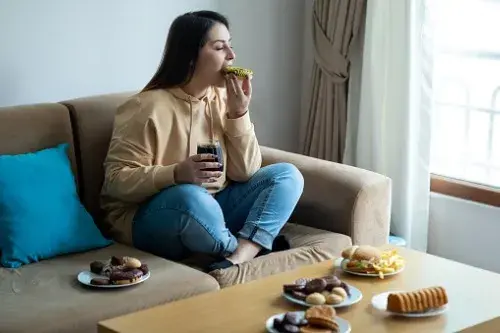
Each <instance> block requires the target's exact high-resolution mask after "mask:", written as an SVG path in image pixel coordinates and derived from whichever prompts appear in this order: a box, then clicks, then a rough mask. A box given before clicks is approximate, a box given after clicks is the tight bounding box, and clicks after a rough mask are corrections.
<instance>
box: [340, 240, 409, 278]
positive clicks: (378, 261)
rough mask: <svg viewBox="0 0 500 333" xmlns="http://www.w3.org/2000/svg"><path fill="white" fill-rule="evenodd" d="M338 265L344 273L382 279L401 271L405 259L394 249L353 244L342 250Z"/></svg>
mask: <svg viewBox="0 0 500 333" xmlns="http://www.w3.org/2000/svg"><path fill="white" fill-rule="evenodd" d="M342 258H343V260H342V262H341V264H340V267H341V268H342V270H343V271H344V272H346V273H349V274H353V275H360V276H370V277H379V278H381V279H383V278H384V277H386V276H391V275H395V274H399V273H401V272H402V271H403V270H404V268H405V260H404V258H403V257H401V256H400V255H399V254H398V252H397V250H396V249H392V250H386V251H382V250H380V249H378V248H376V247H373V246H370V245H359V246H358V245H354V246H350V247H348V248H346V249H344V250H343V251H342Z"/></svg>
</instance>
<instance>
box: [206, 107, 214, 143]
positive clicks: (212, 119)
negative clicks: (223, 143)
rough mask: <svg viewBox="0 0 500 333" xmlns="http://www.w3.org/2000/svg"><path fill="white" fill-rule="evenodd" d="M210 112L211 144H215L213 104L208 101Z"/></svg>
mask: <svg viewBox="0 0 500 333" xmlns="http://www.w3.org/2000/svg"><path fill="white" fill-rule="evenodd" d="M207 105H208V112H209V113H210V143H212V144H215V138H214V115H213V113H212V103H211V102H210V101H209V100H208V99H207Z"/></svg>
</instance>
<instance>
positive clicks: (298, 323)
mask: <svg viewBox="0 0 500 333" xmlns="http://www.w3.org/2000/svg"><path fill="white" fill-rule="evenodd" d="M266 329H267V331H268V332H270V333H317V332H321V333H348V332H351V324H350V323H349V322H348V321H347V320H345V319H343V318H340V317H338V316H337V313H336V311H335V309H334V308H332V307H331V306H328V305H315V306H313V307H310V308H309V309H307V310H306V311H293V312H285V313H280V314H276V315H274V316H271V317H269V318H268V319H267V321H266Z"/></svg>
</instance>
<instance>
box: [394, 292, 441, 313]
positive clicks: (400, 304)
mask: <svg viewBox="0 0 500 333" xmlns="http://www.w3.org/2000/svg"><path fill="white" fill-rule="evenodd" d="M447 303H448V295H447V294H446V290H445V289H444V288H443V287H429V288H423V289H419V290H415V291H410V292H402V293H390V294H389V296H388V297H387V311H391V312H397V313H409V312H424V311H427V310H431V309H434V308H439V307H441V306H443V305H445V304H447Z"/></svg>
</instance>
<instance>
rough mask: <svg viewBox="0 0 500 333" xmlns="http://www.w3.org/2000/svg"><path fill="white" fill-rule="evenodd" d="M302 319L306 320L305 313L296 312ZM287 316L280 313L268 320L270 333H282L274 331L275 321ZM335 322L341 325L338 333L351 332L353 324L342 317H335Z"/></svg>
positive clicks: (267, 325) (267, 324)
mask: <svg viewBox="0 0 500 333" xmlns="http://www.w3.org/2000/svg"><path fill="white" fill-rule="evenodd" d="M295 313H297V314H298V315H299V316H301V318H304V316H305V312H304V311H295ZM284 316H285V313H280V314H277V315H274V316H271V317H269V318H268V319H267V321H266V329H267V331H268V332H269V333H280V332H278V331H277V330H275V329H274V327H273V326H274V319H275V318H279V319H280V320H283V317H284ZM335 321H336V322H337V324H338V325H339V331H338V333H349V332H351V324H350V323H349V322H348V321H347V320H345V319H342V318H340V317H335Z"/></svg>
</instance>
